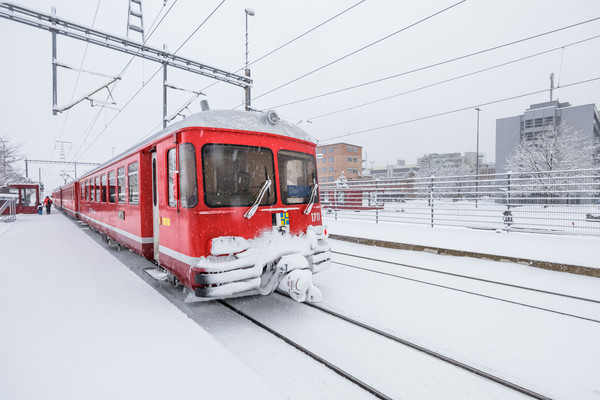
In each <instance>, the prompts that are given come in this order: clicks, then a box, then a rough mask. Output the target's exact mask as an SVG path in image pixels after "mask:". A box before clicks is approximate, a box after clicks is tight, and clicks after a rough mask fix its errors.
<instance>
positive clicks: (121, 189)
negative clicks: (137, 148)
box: [117, 167, 125, 204]
mask: <svg viewBox="0 0 600 400" xmlns="http://www.w3.org/2000/svg"><path fill="white" fill-rule="evenodd" d="M117 181H118V183H119V186H118V193H117V197H118V198H119V204H125V167H121V168H119V169H118V170H117Z"/></svg>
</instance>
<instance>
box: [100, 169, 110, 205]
mask: <svg viewBox="0 0 600 400" xmlns="http://www.w3.org/2000/svg"><path fill="white" fill-rule="evenodd" d="M100 182H101V184H102V186H101V189H100V193H101V197H100V201H101V202H103V203H106V194H107V190H106V189H107V188H108V185H107V183H108V182H107V180H106V174H102V175H101V177H100Z"/></svg>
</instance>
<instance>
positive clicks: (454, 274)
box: [331, 250, 600, 304]
mask: <svg viewBox="0 0 600 400" xmlns="http://www.w3.org/2000/svg"><path fill="white" fill-rule="evenodd" d="M331 253H332V254H340V255H344V256H348V257H355V258H360V259H363V260H369V261H375V262H381V263H384V264H392V265H397V266H400V267H406V268H412V269H417V270H420V271H427V272H432V273H437V274H442V275H448V276H454V277H457V278H464V279H471V280H474V281H479V282H485V283H492V284H496V285H501V286H507V287H512V288H516V289H523V290H530V291H532V292H538V293H543V294H549V295H554V296H559V297H566V298H569V299H574V300H580V301H587V302H590V303H596V304H600V300H595V299H588V298H585V297H579V296H574V295H570V294H565V293H556V292H551V291H549V290H543V289H536V288H532V287H528V286H522V285H516V284H513V283H506V282H498V281H493V280H491V279H485V278H477V277H475V276H469V275H464V274H457V273H454V272H447V271H440V270H436V269H432V268H427V267H419V266H416V265H411V264H404V263H399V262H395V261H387V260H381V259H377V258H372V257H365V256H359V255H356V254H350V253H344V252H340V251H333V250H332V251H331ZM348 266H350V267H353V266H352V265H348ZM356 268H362V267H356ZM363 269H364V268H363ZM369 271H370V270H369ZM373 272H379V271H373ZM390 275H391V276H396V275H393V274H390Z"/></svg>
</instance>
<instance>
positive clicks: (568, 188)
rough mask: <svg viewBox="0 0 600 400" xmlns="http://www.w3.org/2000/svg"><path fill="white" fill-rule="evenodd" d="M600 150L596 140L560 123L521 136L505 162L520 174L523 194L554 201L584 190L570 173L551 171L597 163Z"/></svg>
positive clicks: (592, 165) (590, 166)
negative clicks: (531, 134) (524, 136)
mask: <svg viewBox="0 0 600 400" xmlns="http://www.w3.org/2000/svg"><path fill="white" fill-rule="evenodd" d="M599 149H600V147H599V142H598V140H591V139H590V138H589V137H587V136H585V135H584V134H583V133H582V132H580V131H577V130H576V129H574V128H573V127H572V126H571V125H569V124H568V123H562V124H560V125H557V126H549V127H546V129H545V130H543V131H539V132H535V135H534V136H533V137H529V138H522V139H521V142H520V143H519V144H518V145H517V147H515V149H514V151H513V152H512V154H511V155H510V156H509V157H508V158H507V160H506V161H507V165H508V167H509V169H511V170H512V172H513V173H520V182H521V183H520V185H521V187H520V191H521V195H522V196H524V197H536V198H538V199H539V200H541V201H542V202H543V203H553V202H554V200H555V198H559V197H569V195H570V194H572V193H575V192H580V191H584V190H586V185H580V184H577V183H576V182H575V181H574V180H573V179H571V178H570V174H569V173H560V174H558V175H557V174H555V173H554V171H568V170H581V169H586V168H592V167H594V166H596V165H597V163H598V154H599Z"/></svg>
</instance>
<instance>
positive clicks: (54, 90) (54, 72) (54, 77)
mask: <svg viewBox="0 0 600 400" xmlns="http://www.w3.org/2000/svg"><path fill="white" fill-rule="evenodd" d="M52 25H56V8H54V7H52ZM51 32H52V115H56V114H58V111H57V109H56V106H57V103H58V92H57V87H56V86H57V83H56V82H57V79H58V71H57V68H58V66H57V65H56V29H52V30H51Z"/></svg>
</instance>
